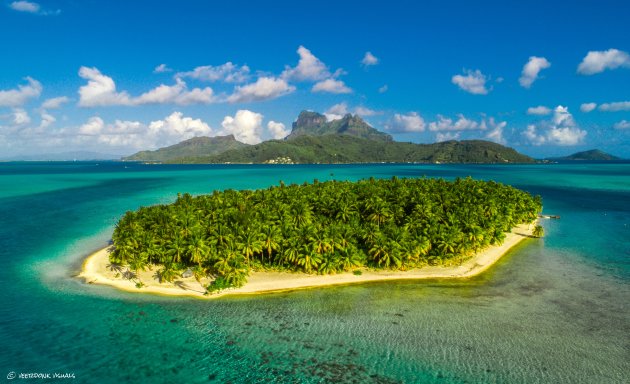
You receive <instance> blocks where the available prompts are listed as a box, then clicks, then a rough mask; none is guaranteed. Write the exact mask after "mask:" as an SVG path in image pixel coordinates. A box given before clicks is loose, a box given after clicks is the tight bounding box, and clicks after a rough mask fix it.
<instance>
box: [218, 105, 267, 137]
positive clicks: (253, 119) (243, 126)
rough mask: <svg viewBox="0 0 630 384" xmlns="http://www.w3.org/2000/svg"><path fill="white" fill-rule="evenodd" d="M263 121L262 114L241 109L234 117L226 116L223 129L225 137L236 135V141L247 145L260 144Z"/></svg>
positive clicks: (222, 132)
mask: <svg viewBox="0 0 630 384" xmlns="http://www.w3.org/2000/svg"><path fill="white" fill-rule="evenodd" d="M262 120H263V115H261V114H260V113H256V112H252V111H248V110H246V109H241V110H238V111H237V112H236V114H235V115H234V116H233V117H232V116H225V118H223V122H222V123H221V127H223V130H222V131H221V134H223V135H234V138H236V140H238V141H240V142H242V143H246V144H258V143H260V142H261V141H262V139H261V134H262Z"/></svg>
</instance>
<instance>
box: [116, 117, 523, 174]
mask: <svg viewBox="0 0 630 384" xmlns="http://www.w3.org/2000/svg"><path fill="white" fill-rule="evenodd" d="M124 160H133V161H153V162H167V163H179V164H186V163H209V164H223V163H242V164H249V163H275V164H278V163H284V164H286V163H302V164H309V163H381V162H387V163H411V162H419V163H532V162H534V159H532V158H531V157H529V156H525V155H523V154H520V153H518V152H517V151H516V150H514V149H512V148H508V147H505V146H503V145H500V144H497V143H493V142H489V141H483V140H465V141H445V142H441V143H434V144H414V143H408V142H407V143H406V142H397V141H394V140H393V138H392V136H390V135H388V134H386V133H384V132H380V131H378V130H377V129H375V128H373V127H371V126H370V125H369V124H367V123H366V122H365V121H363V119H361V117H359V116H357V115H355V116H352V115H350V114H348V115H345V116H344V117H343V118H341V119H337V120H333V121H328V120H327V118H326V116H324V115H322V114H319V113H316V112H310V111H303V112H301V113H300V115H299V116H298V118H297V120H296V121H295V123H293V127H292V131H291V133H290V134H289V135H288V136H287V137H286V138H285V139H283V140H269V141H264V142H262V143H260V144H256V145H247V144H243V143H240V142H238V141H236V139H235V138H234V136H231V135H230V136H221V137H214V138H209V137H197V138H193V139H189V140H186V141H183V142H181V143H179V144H176V145H173V146H170V147H166V148H161V149H158V150H156V151H143V152H139V153H137V154H135V155H132V156H129V157H127V158H124Z"/></svg>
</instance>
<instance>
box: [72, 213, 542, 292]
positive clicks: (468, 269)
mask: <svg viewBox="0 0 630 384" xmlns="http://www.w3.org/2000/svg"><path fill="white" fill-rule="evenodd" d="M535 225H536V222H534V223H532V224H520V225H517V226H516V227H514V228H512V232H510V233H507V234H506V237H505V241H504V242H503V244H501V245H493V246H490V247H488V248H486V249H484V250H482V251H480V252H478V253H477V254H475V255H474V256H472V257H471V258H470V259H468V260H466V261H465V262H463V263H462V264H461V265H455V266H447V267H443V266H426V267H423V268H420V269H413V270H409V271H390V270H378V271H376V270H370V269H362V270H361V271H362V274H361V275H355V274H353V273H352V272H344V273H338V274H334V275H310V274H306V273H301V272H252V273H251V274H250V275H249V277H248V279H247V283H246V284H245V285H244V286H243V287H240V288H230V289H226V290H223V291H221V292H219V293H214V294H208V295H204V292H205V288H204V287H203V285H202V284H200V283H199V282H198V281H196V280H195V279H194V278H192V277H189V278H181V277H180V278H179V279H176V280H175V281H174V282H173V283H164V284H160V283H159V282H158V281H157V280H156V279H155V278H154V277H153V275H154V274H155V270H147V271H143V272H141V273H140V278H141V280H142V282H143V283H144V284H145V286H144V287H142V288H136V286H135V282H134V281H131V280H126V279H123V278H122V277H116V276H115V272H113V271H110V270H109V269H108V268H107V265H108V264H109V249H110V247H111V246H108V247H105V248H102V249H100V250H98V251H96V252H94V253H92V254H91V255H89V256H88V257H87V258H86V259H85V260H84V262H83V264H82V267H81V273H80V274H79V275H78V277H79V278H81V279H83V280H84V282H85V283H86V284H96V285H107V286H111V287H114V288H117V289H120V290H123V291H128V292H135V293H150V294H158V295H166V296H187V297H196V298H200V299H214V298H218V297H223V296H231V295H251V294H259V293H271V292H286V291H292V290H298V289H306V288H317V287H327V286H332V285H348V284H361V283H367V282H373V281H386V280H422V279H459V278H469V277H473V276H476V275H479V274H481V273H483V272H485V271H486V270H487V269H489V268H490V267H491V266H493V265H494V264H495V263H496V262H497V261H499V260H500V259H501V257H502V256H503V255H505V254H506V253H507V252H508V251H509V250H510V249H512V248H513V247H514V246H515V245H517V244H519V243H520V242H521V241H522V240H524V239H527V238H529V237H530V236H531V234H532V231H533V228H534V226H535ZM210 281H211V280H210V279H208V278H204V279H202V280H201V283H203V284H204V285H207V284H208V283H209V282H210Z"/></svg>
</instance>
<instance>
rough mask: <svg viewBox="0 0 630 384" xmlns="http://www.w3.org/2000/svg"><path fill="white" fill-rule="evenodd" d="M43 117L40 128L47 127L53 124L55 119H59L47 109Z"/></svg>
mask: <svg viewBox="0 0 630 384" xmlns="http://www.w3.org/2000/svg"><path fill="white" fill-rule="evenodd" d="M41 118H42V121H41V122H40V124H39V127H40V128H47V127H49V126H51V125H52V124H53V123H54V122H55V121H57V119H56V118H55V116H53V115H51V114H50V113H47V112H45V111H44V112H42V114H41Z"/></svg>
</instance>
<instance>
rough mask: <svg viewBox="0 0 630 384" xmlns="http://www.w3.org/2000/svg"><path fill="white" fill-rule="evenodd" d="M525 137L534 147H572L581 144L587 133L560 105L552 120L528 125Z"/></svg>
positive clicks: (555, 110) (524, 133)
mask: <svg viewBox="0 0 630 384" xmlns="http://www.w3.org/2000/svg"><path fill="white" fill-rule="evenodd" d="M523 135H524V136H525V137H526V138H527V139H528V140H529V141H530V142H531V143H532V144H534V145H542V144H552V145H562V146H571V145H577V144H580V143H581V142H582V141H583V140H584V137H586V131H584V130H581V129H580V128H579V127H578V126H577V124H576V123H575V121H574V120H573V116H572V115H571V113H569V109H568V108H566V107H563V106H561V105H559V106H557V107H556V108H555V109H554V113H553V116H552V118H551V120H549V121H543V122H541V123H540V124H538V125H534V124H531V125H528V126H527V129H526V130H525V131H524V132H523Z"/></svg>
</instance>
